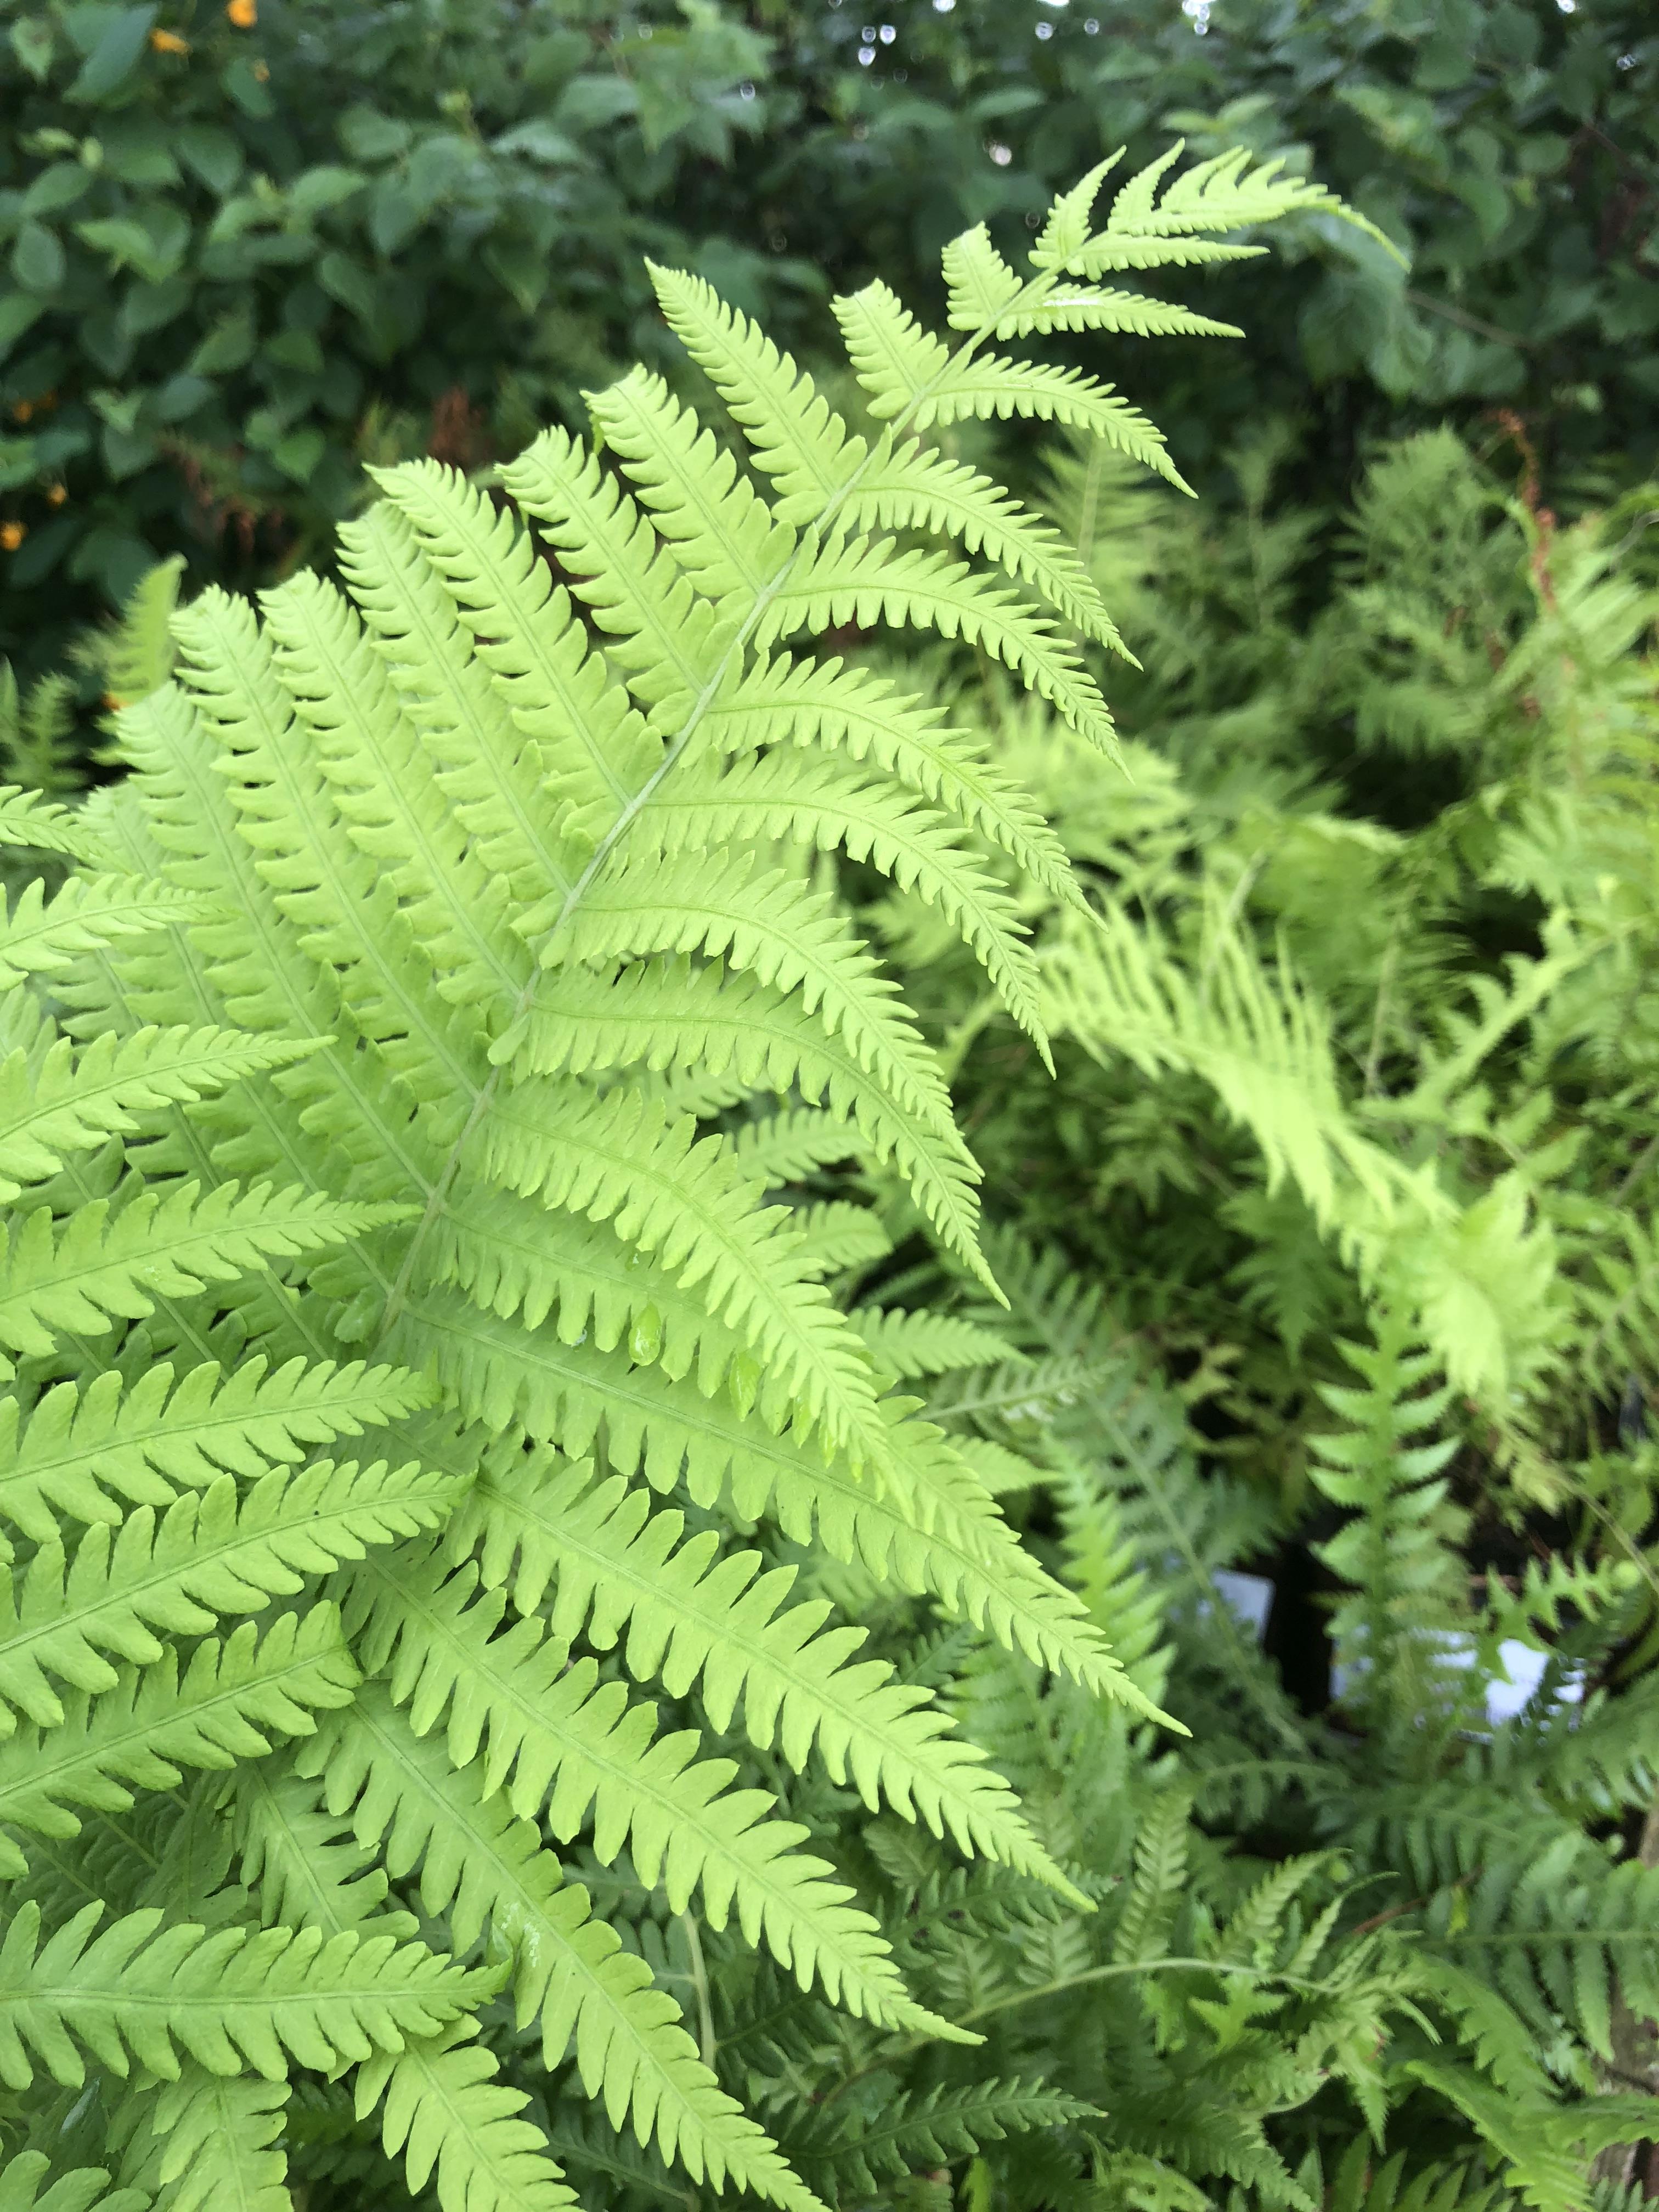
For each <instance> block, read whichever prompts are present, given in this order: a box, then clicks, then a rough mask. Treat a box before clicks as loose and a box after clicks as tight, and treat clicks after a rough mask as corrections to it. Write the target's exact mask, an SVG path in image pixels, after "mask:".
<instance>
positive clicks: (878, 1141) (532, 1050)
mask: <svg viewBox="0 0 1659 2212" xmlns="http://www.w3.org/2000/svg"><path fill="white" fill-rule="evenodd" d="M863 1043H864V1039H863V1037H862V1036H861V1035H855V1036H852V1037H848V1036H838V1035H833V1034H829V1033H826V1030H825V1027H824V1024H823V1021H822V1020H821V1019H820V1018H819V1017H818V1014H817V1010H816V1009H814V1008H809V1007H807V1006H800V1005H790V1004H787V1003H785V1004H783V1005H780V1004H779V1002H778V1000H777V998H776V995H775V992H774V991H773V989H772V988H771V987H770V985H769V983H768V982H766V981H763V980H761V979H760V978H759V977H758V976H755V975H744V974H742V973H741V972H738V973H736V974H734V973H733V972H732V970H730V969H727V968H726V966H725V965H724V964H723V963H720V962H709V963H692V962H690V961H689V960H686V959H684V958H678V959H677V958H673V957H669V958H660V959H653V960H648V961H637V962H635V963H633V964H631V965H629V967H627V968H626V969H623V972H622V973H621V974H619V975H618V974H617V973H616V972H615V970H614V969H605V968H599V967H593V968H585V967H580V966H577V965H574V963H573V964H567V965H566V966H565V967H563V968H562V969H559V970H557V972H556V980H555V981H551V982H547V983H544V985H543V987H542V989H541V992H540V994H538V999H537V1000H536V1002H535V1004H534V1005H533V1006H532V1009H531V1012H530V1017H529V1023H528V1026H527V1029H526V1036H525V1040H524V1048H523V1049H524V1056H525V1059H526V1062H527V1063H528V1064H529V1065H530V1066H532V1067H534V1068H538V1069H541V1070H544V1071H545V1072H546V1073H550V1074H555V1073H566V1072H568V1073H573V1074H601V1073H606V1072H608V1071H610V1070H611V1069H614V1068H623V1067H630V1068H631V1067H636V1066H644V1067H645V1068H647V1069H648V1070H650V1071H651V1072H652V1073H665V1072H668V1071H675V1072H678V1071H680V1070H685V1071H688V1072H690V1071H693V1070H695V1071H696V1072H697V1073H701V1074H703V1075H705V1076H708V1077H720V1076H725V1075H727V1074H729V1075H730V1076H731V1077H732V1079H733V1080H735V1081H738V1082H740V1083H741V1084H742V1085H744V1087H745V1088H746V1089H750V1090H757V1091H759V1090H763V1091H770V1092H772V1093H773V1094H774V1095H775V1096H776V1097H787V1095H788V1093H789V1091H791V1090H792V1089H795V1090H799V1091H800V1092H801V1094H802V1096H803V1097H806V1098H808V1099H811V1100H812V1101H814V1102H817V1101H820V1100H825V1099H827V1100H828V1102H829V1107H830V1108H831V1109H834V1111H835V1112H836V1114H837V1115H845V1116H847V1117H848V1120H849V1121H850V1122H851V1123H852V1126H853V1128H854V1130H855V1131H856V1132H857V1133H858V1134H859V1135H860V1136H861V1137H862V1138H863V1139H865V1141H866V1143H867V1144H868V1145H869V1146H870V1148H871V1150H872V1152H873V1153H874V1154H875V1156H876V1158H878V1159H882V1160H886V1159H891V1160H894V1161H896V1163H897V1164H898V1165H899V1166H900V1167H901V1168H902V1170H903V1172H904V1173H905V1175H906V1176H908V1179H909V1182H910V1185H911V1188H912V1191H913V1193H914V1194H915V1200H916V1203H917V1204H918V1206H920V1207H921V1211H922V1212H923V1213H924V1214H925V1215H926V1217H927V1219H928V1220H929V1221H930V1222H931V1223H932V1224H933V1227H934V1228H935V1229H936V1230H937V1231H939V1236H940V1237H941V1238H942V1239H943V1240H944V1241H945V1243H948V1244H949V1246H950V1247H951V1249H952V1250H954V1251H958V1252H962V1253H964V1254H965V1253H966V1252H968V1251H969V1250H970V1249H973V1247H974V1243H975V1237H976V1234H977V1223H978V1202H977V1199H976V1196H975V1191H974V1188H973V1183H974V1180H975V1170H974V1166H973V1163H972V1161H971V1160H970V1159H969V1158H968V1157H967V1156H966V1154H965V1152H963V1148H962V1146H961V1145H960V1144H959V1143H958V1142H955V1141H949V1140H947V1141H945V1143H940V1142H939V1139H938V1138H937V1137H936V1135H935V1129H936V1127H937V1114H936V1110H935V1109H934V1107H933V1103H932V1100H931V1097H930V1098H929V1100H928V1102H927V1106H926V1109H925V1111H916V1110H913V1109H911V1108H910V1107H908V1105H907V1104H906V1103H903V1102H902V1101H901V1100H900V1099H898V1098H896V1097H895V1096H894V1095H893V1094H892V1093H891V1092H890V1091H889V1090H888V1089H887V1087H886V1085H885V1084H884V1081H883V1080H882V1079H881V1078H880V1075H879V1072H878V1070H872V1068H871V1067H870V1066H867V1065H866V1062H865V1060H864V1058H863V1056H862V1054H861V1052H860V1047H861V1046H862V1045H863ZM921 1065H922V1066H925V1063H921Z"/></svg>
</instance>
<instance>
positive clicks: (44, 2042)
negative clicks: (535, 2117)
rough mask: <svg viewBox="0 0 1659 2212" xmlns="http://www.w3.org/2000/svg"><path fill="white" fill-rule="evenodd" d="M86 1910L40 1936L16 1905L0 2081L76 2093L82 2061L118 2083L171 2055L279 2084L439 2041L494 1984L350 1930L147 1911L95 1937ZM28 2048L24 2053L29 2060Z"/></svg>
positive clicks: (171, 2073)
mask: <svg viewBox="0 0 1659 2212" xmlns="http://www.w3.org/2000/svg"><path fill="white" fill-rule="evenodd" d="M102 1917H103V1910H102V1907H101V1906H100V1905H88V1907H87V1908H86V1909H85V1911H82V1912H79V1913H77V1914H76V1917H75V1918H74V1919H73V1920H71V1921H69V1922H68V1923H65V1925H64V1927H62V1928H60V1929H57V1930H56V1931H55V1932H54V1933H52V1935H50V1936H47V1938H46V1942H45V1943H44V1945H43V1944H42V1943H41V1942H40V1913H39V1911H38V1909H37V1908H36V1907H35V1906H34V1905H33V1904H27V1905H23V1906H22V1907H21V1910H20V1911H18V1912H17V1914H16V1915H15V1917H14V1918H13V1920H12V1921H11V1923H10V1924H9V1927H8V1928H7V1929H6V1933H5V1938H4V1941H3V1943H0V1984H3V1989H4V1995H3V1996H0V2081H4V2082H5V2083H6V2084H7V2086H8V2087H10V2088H14V2089H27V2087H29V2085H30V2083H31V2082H32V2081H33V2079H34V2073H35V2065H36V2063H37V2061H38V2063H40V2064H41V2065H43V2066H44V2067H45V2069H46V2071H47V2073H48V2074H49V2075H51V2077H52V2080H53V2081H61V2082H64V2084H66V2085H67V2086H68V2087H71V2088H78V2087H80V2086H81V2084H82V2081H84V2080H85V2079H86V2065H85V2060H84V2058H83V2057H82V2052H83V2051H90V2052H91V2053H93V2054H94V2056H95V2057H97V2058H98V2059H99V2061H100V2063H102V2064H104V2065H106V2066H107V2067H109V2068H110V2069H112V2071H113V2072H115V2073H117V2074H120V2075H125V2074H126V2073H127V2072H128V2071H129V2070H130V2069H131V2065H132V2063H133V2062H134V2061H135V2060H136V2061H137V2063H138V2064H140V2065H141V2066H143V2067H144V2068H146V2069H148V2070H149V2072H150V2073H151V2074H157V2075H161V2077H162V2079H163V2080H173V2079H174V2078H176V2076H177V2075H178V2073H179V2053H180V2051H183V2052H186V2053H188V2055H189V2056H190V2057H191V2058H193V2059H195V2060H196V2061H197V2063H198V2064H200V2065H202V2066H204V2067H205V2068H206V2069H208V2070H209V2072H210V2073H215V2074H229V2073H233V2072H236V2071H238V2070H240V2069H241V2068H242V2066H244V2065H245V2064H246V2065H250V2066H252V2068H253V2069H254V2070H255V2071H256V2072H258V2073H261V2074H264V2075H265V2076H266V2077H267V2078H268V2079H271V2080H280V2079H281V2078H282V2077H283V2075H286V2073H287V2072H288V2070H289V2062H290V2059H292V2060H297V2062H298V2063H300V2064H301V2065H302V2066H315V2067H322V2068H325V2069H331V2068H333V2067H336V2066H339V2065H341V2064H343V2063H361V2062H362V2061H363V2060H365V2059H367V2058H368V2057H370V2056H371V2055H372V2054H373V2053H374V2051H376V2050H377V2049H379V2050H382V2051H385V2050H392V2051H397V2050H398V2049H399V2048H401V2046H402V2045H403V2043H404V2039H406V2038H408V2037H411V2036H422V2035H434V2034H436V2033H438V2032H439V2031H440V2030H441V2029H442V2028H444V2027H447V2025H448V2024H449V2022H450V2021H453V2019H454V2018H455V2017H456V2015H458V2014H459V2013H460V2012H461V2011H463V2010H464V2009H465V2007H466V2005H467V2003H468V2001H469V1999H470V1998H471V1997H473V1996H475V1994H476V1993H477V1992H478V1991H479V1990H482V1989H486V1988H488V1986H489V1981H490V1979H491V1978H492V1977H490V1976H488V1975H486V1974H483V1973H481V1972H469V1971H467V1970H465V1969H464V1968H461V1967H458V1966H453V1965H451V1964H449V1963H448V1962H447V1961H445V1960H440V1959H435V1958H434V1957H433V1955H432V1954H431V1953H430V1952H429V1951H428V1950H427V1949H426V1948H425V1947H424V1945H422V1944H404V1945H399V1944H398V1943H397V1942H394V1941H393V1939H392V1937H390V1936H376V1937H368V1938H364V1937H360V1936H357V1935H356V1934H355V1933H354V1932H351V1931H346V1932H344V1933H343V1934H341V1935H338V1936H334V1937H333V1938H332V1939H331V1940H330V1941H328V1942H325V1941H324V1939H323V1937H322V1936H321V1934H320V1932H319V1931H318V1930H316V1929H299V1930H295V1929H292V1928H266V1929H252V1928H247V1927H243V1926H234V1927H229V1928H220V1929H214V1930H212V1931H211V1932H208V1931H205V1930H204V1929H202V1928H200V1927H198V1926H195V1925H192V1924H191V1923H188V1922H185V1923H174V1924H173V1925H172V1926H168V1925H167V1923H166V1918H165V1916H164V1915H163V1914H162V1913H161V1912H160V1911H144V1912H135V1913H131V1914H129V1915H128V1916H127V1917H126V1918H125V1919H124V1920H117V1921H114V1922H112V1923H111V1924H110V1925H109V1926H108V1927H106V1928H105V1929H103V1931H102V1933H101V1934H94V1929H96V1928H97V1924H98V1923H99V1921H100V1919H101V1918H102ZM31 2053H33V2057H32V2056H31Z"/></svg>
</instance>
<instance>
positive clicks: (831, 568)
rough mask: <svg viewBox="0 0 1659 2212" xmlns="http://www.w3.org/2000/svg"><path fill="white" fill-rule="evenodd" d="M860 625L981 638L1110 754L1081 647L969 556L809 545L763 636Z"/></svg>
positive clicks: (873, 542) (1101, 706) (772, 606)
mask: <svg viewBox="0 0 1659 2212" xmlns="http://www.w3.org/2000/svg"><path fill="white" fill-rule="evenodd" d="M845 623H857V625H858V626H859V628H860V629H874V628H875V627H876V626H877V624H878V623H890V624H891V625H892V626H893V627H895V628H903V627H915V628H918V629H931V630H936V631H937V632H938V633H939V635H940V636H942V637H947V638H954V637H961V638H962V639H963V641H964V642H965V643H967V644H969V645H976V646H979V647H982V648H983V650H984V651H985V652H987V653H990V654H992V655H993V656H994V658H995V659H998V660H1000V661H1001V662H1002V663H1003V664H1004V665H1005V666H1006V667H1008V668H1011V669H1012V670H1014V671H1015V672H1016V673H1017V674H1018V675H1019V676H1021V677H1023V678H1024V680H1025V682H1026V683H1027V684H1030V686H1031V688H1032V689H1033V690H1036V691H1039V692H1041V694H1042V696H1043V697H1044V698H1045V699H1048V700H1052V702H1054V705H1055V706H1056V707H1058V708H1059V709H1060V712H1061V714H1064V715H1065V717H1066V720H1067V721H1068V722H1070V723H1071V725H1072V726H1073V728H1074V729H1075V730H1076V731H1077V732H1079V735H1080V736H1082V737H1085V738H1088V739H1089V740H1090V742H1091V744H1096V745H1097V746H1098V747H1099V748H1100V749H1101V750H1102V751H1103V752H1108V753H1109V752H1110V751H1111V750H1112V749H1113V745H1114V743H1115V738H1114V733H1113V729H1112V718H1111V716H1110V714H1108V712H1107V710H1106V702H1105V701H1104V699H1103V697H1102V696H1101V694H1100V687H1099V686H1098V685H1097V684H1096V682H1095V680H1094V678H1093V677H1092V676H1091V675H1090V674H1089V672H1088V670H1087V669H1086V668H1085V666H1084V665H1083V660H1082V656H1081V655H1080V653H1079V652H1078V651H1077V649H1076V647H1074V646H1073V645H1072V644H1071V642H1070V641H1068V640H1067V639H1066V637H1065V636H1063V635H1062V634H1061V633H1060V631H1059V630H1058V629H1056V628H1055V626H1054V623H1053V622H1052V621H1050V619H1049V618H1048V616H1047V615H1045V614H1044V613H1042V611H1040V610H1039V609H1037V608H1036V607H1035V606H1033V605H1032V604H1031V603H1030V601H1029V600H1026V599H1021V598H1020V596H1019V594H1018V592H1012V591H1010V590H1008V589H1007V588H1006V586H1002V585H999V584H995V583H992V582H989V581H987V580H986V579H985V578H984V577H982V576H981V575H980V574H978V573H977V572H976V571H975V570H974V569H972V568H969V566H968V565H967V563H966V562H962V561H957V560H954V559H952V558H951V556H950V555H948V554H944V553H935V552H932V551H929V550H926V549H917V548H908V549H907V548H903V547H901V546H900V545H899V544H898V543H897V541H896V539H894V538H836V539H835V540H833V541H832V542H830V543H829V544H820V545H817V546H814V547H811V548H809V550H808V551H807V553H806V554H805V556H804V557H803V559H802V561H801V562H800V564H799V568H798V570H797V571H796V572H795V573H793V574H791V575H789V576H788V577H787V580H785V581H784V582H782V583H781V584H780V585H778V586H776V588H775V590H774V591H773V592H771V593H770V595H769V598H768V599H767V601H766V603H765V606H764V611H763V613H762V615H761V617H760V619H759V621H758V623H757V626H756V637H757V643H758V644H760V645H762V646H769V645H771V644H774V643H775V641H777V640H778V639H779V638H782V637H788V636H790V635H793V633H794V632H795V631H797V630H799V629H838V628H840V627H841V626H842V625H843V624H845Z"/></svg>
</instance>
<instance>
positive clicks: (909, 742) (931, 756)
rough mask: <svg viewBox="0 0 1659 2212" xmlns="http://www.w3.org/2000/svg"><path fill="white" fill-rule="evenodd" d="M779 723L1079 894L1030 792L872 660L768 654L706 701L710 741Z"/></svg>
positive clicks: (750, 741) (1060, 893)
mask: <svg viewBox="0 0 1659 2212" xmlns="http://www.w3.org/2000/svg"><path fill="white" fill-rule="evenodd" d="M780 723H781V725H782V728H783V732H784V737H785V738H786V739H787V742H789V743H790V744H795V745H797V746H803V747H804V746H807V745H819V746H823V747H825V748H826V749H831V750H833V749H836V748H842V749H844V750H846V751H847V752H848V754H850V756H851V757H852V758H853V759H854V760H855V761H860V762H861V761H864V760H866V759H873V760H874V761H876V762H877V763H878V765H879V766H880V767H881V768H883V769H885V770H886V771H887V773H888V774H889V775H896V776H897V777H898V779H899V780H900V781H901V782H902V783H903V784H905V785H906V786H908V788H909V789H911V790H913V791H916V792H920V793H921V795H922V796H923V797H924V798H926V799H933V800H934V801H936V802H937V803H938V804H939V805H940V806H942V807H943V808H944V809H945V811H947V812H948V813H949V814H951V815H952V816H953V817H956V818H957V820H959V821H960V822H962V823H963V824H964V825H965V826H966V827H968V828H969V829H975V830H976V831H978V833H979V834H980V835H981V836H982V837H984V838H986V839H987V841H988V842H990V843H991V844H994V845H996V846H999V847H1000V848H1001V849H1002V850H1003V851H1004V852H1005V853H1006V854H1008V855H1009V856H1010V858H1011V859H1012V860H1014V861H1015V862H1016V863H1017V865H1018V866H1019V867H1020V868H1021V869H1023V870H1024V872H1025V873H1026V874H1027V875H1029V876H1030V878H1032V879H1033V881H1034V882H1036V883H1038V884H1042V888H1043V889H1044V890H1047V891H1049V892H1051V893H1052V894H1053V895H1054V896H1055V897H1056V898H1059V899H1060V900H1061V901H1062V902H1076V901H1077V899H1078V898H1079V893H1078V891H1077V889H1076V886H1075V884H1073V879H1072V871H1071V865H1070V863H1069V861H1068V860H1067V859H1066V853H1065V848H1063V847H1062V846H1061V845H1060V842H1059V841H1058V839H1057V838H1056V837H1055V836H1054V832H1053V830H1052V829H1050V828H1049V827H1048V823H1047V822H1046V821H1044V819H1043V818H1042V815H1041V814H1040V813H1039V812H1038V811H1037V809H1036V806H1035V805H1033V803H1032V801H1031V799H1030V794H1029V793H1026V792H1024V791H1023V790H1021V788H1020V787H1019V786H1018V784H1017V783H1016V782H1015V781H1013V780H1012V778H1011V777H1009V776H1007V775H1005V774H1004V772H1003V771H1002V770H1001V769H1000V768H998V766H997V765H996V763H995V762H994V761H993V760H989V759H987V758H986V757H985V753H984V748H983V746H982V745H981V744H980V743H979V742H978V741H977V740H975V739H974V738H970V737H969V736H968V735H967V734H966V733H965V732H962V731H960V730H953V729H951V727H950V726H948V724H947V723H946V721H945V714H944V712H943V710H942V709H941V708H937V707H931V706H928V705H927V703H926V702H923V701H922V700H920V699H917V698H914V697H909V696H905V695H904V694H902V693H896V692H895V691H894V690H893V687H892V685H891V684H890V683H888V682H886V681H885V680H884V678H880V677H878V676H877V675H875V674H874V673H873V672H872V671H871V670H869V669H867V668H860V667H850V668H849V667H844V666H843V665H842V663H841V662H840V661H839V660H835V659H830V660H794V659H791V658H790V656H789V655H788V654H787V653H775V654H771V655H769V656H767V655H761V656H757V658H756V659H754V660H753V661H752V662H751V663H750V666H749V667H748V669H747V670H746V671H744V677H743V678H742V680H741V682H740V683H738V684H737V685H736V686H735V687H733V688H732V689H731V690H727V691H726V692H725V693H724V694H723V695H722V696H721V697H720V699H719V700H718V701H717V702H715V703H714V706H713V707H712V708H711V709H710V710H709V714H708V732H709V736H708V744H709V748H710V750H713V751H717V752H727V753H732V752H736V753H741V752H746V751H750V750H754V749H755V748H756V747H757V746H759V745H761V744H765V743H769V742H776V741H777V734H776V733H777V730H778V726H779V724H780Z"/></svg>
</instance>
